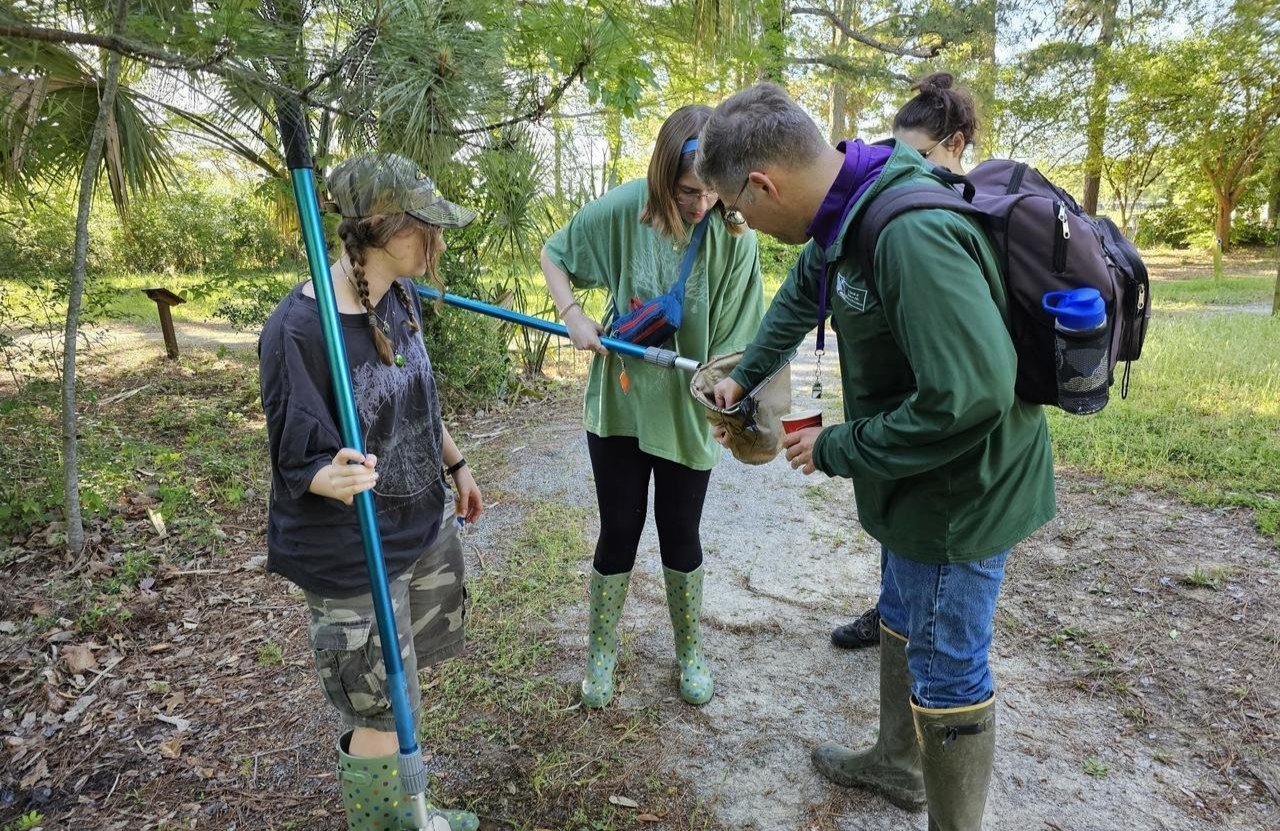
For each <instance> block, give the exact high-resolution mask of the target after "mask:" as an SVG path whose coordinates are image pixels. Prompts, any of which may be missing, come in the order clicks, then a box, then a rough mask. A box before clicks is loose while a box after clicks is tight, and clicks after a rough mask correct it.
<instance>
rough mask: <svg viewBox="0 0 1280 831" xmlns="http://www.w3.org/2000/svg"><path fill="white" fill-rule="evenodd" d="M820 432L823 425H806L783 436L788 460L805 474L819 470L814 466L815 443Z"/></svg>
mask: <svg viewBox="0 0 1280 831" xmlns="http://www.w3.org/2000/svg"><path fill="white" fill-rule="evenodd" d="M820 433H822V428H821V427H806V428H804V429H803V430H799V431H797V432H795V433H788V434H787V435H785V436H783V437H782V446H783V448H784V449H785V452H786V454H787V461H788V462H790V463H791V466H792V467H793V468H795V469H796V470H799V471H800V472H801V473H803V474H804V475H805V476H808V475H809V474H810V473H813V472H814V471H815V470H817V468H816V467H814V466H813V445H814V443H815V442H817V440H818V435H819V434H820Z"/></svg>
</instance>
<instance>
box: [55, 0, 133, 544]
mask: <svg viewBox="0 0 1280 831" xmlns="http://www.w3.org/2000/svg"><path fill="white" fill-rule="evenodd" d="M127 9H128V5H127V2H126V0H119V2H118V4H117V8H116V15H115V21H114V23H113V24H112V32H113V33H114V34H119V33H120V31H121V30H122V29H123V28H124V20H125V13H126V11H127ZM119 85H120V53H119V52H111V53H110V54H109V56H108V57H107V72H106V78H105V81H104V83H103V87H102V93H101V98H99V100H98V117H97V118H96V119H94V122H93V133H92V134H91V135H90V137H89V147H88V148H87V149H86V151H85V156H84V167H83V168H82V169H81V171H80V196H79V203H78V206H77V210H76V241H75V259H74V260H73V262H72V266H71V285H70V287H69V289H68V292H67V325H66V330H65V332H64V333H63V340H62V474H63V478H62V481H63V499H64V500H65V514H64V516H65V518H66V523H67V548H68V549H70V550H71V551H72V553H75V554H79V553H80V552H81V551H82V550H83V549H84V519H83V517H82V516H81V514H80V468H79V465H80V458H79V456H80V453H79V450H80V448H79V443H78V439H79V437H78V435H77V434H78V432H79V423H78V419H77V416H76V344H77V339H78V337H79V334H80V308H81V304H82V302H83V300H84V277H85V269H86V266H87V263H88V260H89V208H90V207H91V206H92V205H93V190H94V185H95V184H96V183H97V181H98V169H99V167H100V166H101V165H102V147H103V144H104V143H105V139H106V135H107V121H108V120H109V119H110V116H111V111H112V110H113V109H114V108H115V102H116V90H117V89H118V88H119Z"/></svg>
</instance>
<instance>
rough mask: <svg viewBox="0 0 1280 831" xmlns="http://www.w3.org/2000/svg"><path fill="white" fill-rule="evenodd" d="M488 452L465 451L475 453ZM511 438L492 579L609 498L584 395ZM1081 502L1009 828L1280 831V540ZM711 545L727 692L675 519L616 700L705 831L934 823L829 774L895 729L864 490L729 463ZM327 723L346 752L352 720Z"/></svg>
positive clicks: (1156, 507)
mask: <svg viewBox="0 0 1280 831" xmlns="http://www.w3.org/2000/svg"><path fill="white" fill-rule="evenodd" d="M214 328H216V327H214ZM179 336H180V338H183V339H184V344H191V343H194V341H192V340H191V339H192V338H196V337H208V338H209V341H208V342H207V343H209V344H216V343H223V344H226V345H231V346H236V347H250V348H251V346H252V344H253V342H254V338H253V336H252V335H243V334H238V333H235V332H232V331H230V330H227V331H220V330H219V331H211V332H196V333H193V332H191V331H189V330H188V328H187V327H183V330H182V331H181V332H180V333H179ZM136 337H137V339H136V340H135V341H130V340H128V339H127V338H119V339H116V340H114V342H113V346H112V348H111V349H110V350H105V351H103V352H101V353H100V354H101V355H102V356H103V357H104V358H105V359H106V360H108V361H109V362H114V361H119V360H127V359H130V358H131V357H139V356H141V355H143V354H154V353H155V352H156V351H157V350H159V349H160V348H161V347H159V346H158V344H157V343H156V342H155V340H154V334H153V333H148V332H146V331H145V330H144V331H140V332H138V333H136ZM811 361H812V359H811V356H808V355H807V352H806V353H805V354H803V355H802V357H801V358H800V359H799V361H798V363H797V366H796V370H795V373H794V376H793V388H794V395H795V401H796V404H797V406H801V403H802V402H804V401H805V400H806V399H807V397H808V389H809V385H810V383H811V382H812V371H811V368H810V367H811ZM835 363H836V362H835V359H834V355H831V356H829V357H828V358H827V359H826V361H825V365H826V368H825V376H824V384H825V385H826V387H827V389H828V390H829V391H834V390H835V388H836V384H837V381H836V375H835V372H836V370H835ZM823 404H824V406H825V407H826V409H827V410H828V413H829V415H831V414H834V412H835V409H836V408H838V404H839V402H838V399H836V398H834V397H833V396H831V395H829V396H828V397H827V398H826V399H824V401H823ZM467 438H468V437H467V436H466V435H465V434H464V435H462V436H460V443H462V444H463V446H464V447H466V446H467ZM497 442H498V443H499V444H501V445H502V446H503V447H504V448H506V450H505V452H506V453H508V454H509V461H510V463H509V464H508V465H506V466H505V467H506V468H507V470H509V471H510V476H509V478H507V479H505V481H502V482H500V483H494V484H495V485H500V487H501V488H502V489H503V490H506V491H508V492H518V493H520V494H521V495H522V496H521V498H520V499H519V500H515V499H513V500H509V501H507V502H505V503H502V504H498V505H496V506H495V507H494V509H493V511H492V512H491V514H490V516H489V517H488V518H487V519H486V521H485V522H484V523H483V524H482V525H481V526H479V527H478V528H476V529H475V531H474V532H472V533H471V534H470V544H469V550H471V551H472V552H473V554H474V552H486V556H487V557H488V562H489V567H501V561H502V557H503V552H504V551H508V550H510V546H511V543H510V542H509V540H510V539H511V537H510V536H509V532H510V531H511V529H513V528H516V527H518V526H519V525H520V523H521V522H522V521H523V519H524V516H525V514H524V512H525V511H527V510H528V506H530V505H533V504H537V503H538V502H546V501H558V502H565V503H569V504H573V505H583V506H593V505H594V491H593V487H594V486H593V483H592V480H591V475H590V468H589V464H588V460H587V454H586V448H585V441H584V439H583V435H582V431H581V427H580V422H579V419H578V412H577V407H576V406H574V405H573V404H572V403H566V404H562V405H555V406H551V407H549V408H548V411H547V413H546V417H545V418H541V419H540V420H539V421H538V423H537V424H535V425H533V426H532V427H530V428H529V429H527V430H525V429H522V430H521V431H520V433H519V435H508V436H504V437H502V438H500V439H498V440H497ZM482 484H484V483H483V482H482ZM1059 503H1060V512H1059V516H1058V518H1057V519H1056V520H1054V521H1053V522H1052V523H1051V524H1050V525H1049V526H1047V527H1046V528H1045V529H1043V530H1042V531H1040V532H1039V533H1038V534H1036V535H1035V536H1034V537H1033V538H1032V539H1030V540H1028V541H1027V542H1026V543H1024V544H1023V545H1021V546H1020V547H1019V549H1018V550H1017V552H1016V554H1015V556H1014V557H1012V558H1011V560H1010V565H1009V574H1008V579H1007V582H1006V586H1005V592H1004V596H1003V598H1002V602H1001V608H1000V611H999V613H998V615H997V637H996V643H995V646H994V650H993V656H992V660H993V666H994V671H995V674H996V677H997V681H998V685H999V693H1000V703H999V707H1000V709H999V738H998V751H997V764H996V771H995V778H994V782H993V785H992V788H991V796H990V801H989V803H988V809H987V828H988V829H991V830H992V831H1005V830H1006V829H1007V830H1008V831H1014V830H1015V829H1016V831H1031V830H1032V829H1056V830H1057V831H1067V830H1069V831H1094V829H1096V830H1097V831H1111V830H1112V829H1120V828H1124V829H1131V830H1132V831H1138V830H1139V829H1153V830H1154V829H1158V830H1159V831H1184V830H1185V831H1192V830H1193V829H1209V828H1215V829H1216V828H1221V829H1238V830H1239V831H1269V829H1280V762H1278V761H1277V756H1276V751H1275V750H1274V748H1275V745H1276V741H1275V740H1276V738H1277V726H1276V725H1277V714H1280V669H1278V668H1277V667H1278V665H1280V612H1278V610H1280V603H1278V602H1277V601H1278V589H1277V584H1278V583H1280V576H1278V574H1277V570H1276V559H1277V558H1276V551H1275V549H1274V547H1273V546H1272V545H1271V544H1270V543H1269V542H1268V541H1266V540H1264V539H1262V538H1261V537H1260V536H1259V535H1258V534H1257V533H1256V531H1255V530H1254V528H1253V524H1252V519H1251V517H1250V516H1248V515H1247V514H1246V513H1244V512H1220V511H1211V510H1205V509H1200V508H1194V507H1189V506H1187V505H1184V504H1182V503H1180V502H1178V501H1176V500H1172V499H1169V498H1166V497H1163V496H1159V495H1155V494H1151V493H1147V492H1143V491H1137V492H1125V491H1119V490H1116V489H1113V488H1110V487H1108V486H1106V485H1104V484H1102V483H1100V482H1097V481H1094V480H1091V479H1087V478H1083V477H1079V476H1075V475H1072V474H1070V473H1069V472H1067V473H1064V474H1063V475H1061V476H1060V479H1059ZM588 524H589V527H588V528H587V529H586V530H587V532H588V536H589V537H592V536H594V533H595V530H596V529H595V527H594V524H593V522H591V521H589V523H588ZM702 531H703V541H704V546H705V549H706V566H707V583H706V611H705V622H706V628H707V647H708V652H709V656H710V659H711V662H712V666H713V669H714V671H715V674H716V690H717V692H716V697H715V699H714V700H713V701H712V702H711V703H709V704H708V705H706V706H705V707H702V708H698V709H695V708H691V707H689V706H687V705H685V704H683V703H682V702H681V701H680V700H679V698H678V696H677V694H676V666H675V661H674V656H673V653H672V645H671V629H670V624H669V623H668V621H667V613H666V608H665V601H664V594H663V588H662V578H661V567H660V561H659V557H658V551H657V539H656V535H655V533H654V530H653V527H652V522H650V526H649V528H648V529H647V531H646V533H645V536H644V539H643V541H642V543H641V552H640V556H639V559H638V563H637V571H636V577H635V579H634V580H633V583H632V591H631V595H630V598H629V599H628V603H627V608H626V611H625V615H624V619H623V631H624V654H623V660H622V663H621V666H620V669H619V681H620V685H621V686H620V693H619V696H618V698H617V699H616V702H615V703H614V704H613V705H612V706H613V707H617V708H621V709H623V710H629V711H639V710H645V709H651V708H656V709H657V712H658V713H659V714H660V718H661V721H662V723H663V724H665V725H666V727H665V728H664V729H665V735H666V739H665V740H664V742H663V747H662V753H661V754H660V755H659V756H658V758H659V759H660V762H659V764H660V765H661V770H660V771H658V772H659V773H661V775H662V776H664V777H670V778H671V779H672V780H673V781H680V782H683V783H685V784H687V785H688V786H689V787H691V788H692V789H693V790H694V791H695V793H696V794H697V795H698V797H699V798H700V799H701V805H700V806H699V809H698V810H699V822H700V823H701V822H703V821H705V823H706V827H710V828H724V829H735V831H737V829H742V830H743V831H748V830H749V829H770V830H771V831H772V830H773V829H778V830H779V831H799V829H805V831H808V830H809V829H814V831H822V830H825V829H838V830H839V831H858V830H862V831H881V830H885V831H887V829H923V828H924V827H925V825H926V821H925V819H924V817H923V816H920V815H910V814H906V813H904V812H902V811H899V810H898V809H896V808H893V807H891V806H889V805H888V804H887V803H886V802H884V801H882V800H880V799H877V798H874V797H870V796H866V795H863V794H860V793H858V792H853V791H846V790H845V789H842V788H839V787H836V786H833V785H830V784H829V783H827V782H826V781H825V780H823V779H822V778H821V777H819V776H818V775H817V774H816V773H815V772H814V770H813V768H812V767H811V765H810V762H809V752H810V750H811V748H812V747H813V746H815V745H816V744H818V743H819V742H821V741H823V740H825V739H828V738H835V739H837V740H840V741H843V742H845V743H847V744H859V743H861V742H864V741H869V740H870V739H871V738H873V736H874V729H875V724H876V712H877V710H876V708H877V689H876V687H877V680H876V679H877V671H876V667H877V660H878V657H877V653H876V652H875V651H874V650H872V651H863V652H856V653H848V652H842V651H840V650H837V649H835V648H833V647H832V646H831V645H830V643H829V641H828V635H829V632H830V629H831V627H833V626H835V625H837V624H840V623H843V622H846V621H848V620H850V619H852V618H853V617H854V616H856V615H858V614H859V613H861V612H862V611H863V610H864V609H865V608H867V606H868V605H869V604H870V603H872V602H873V601H874V599H875V596H876V593H877V585H878V573H877V572H878V547H877V545H876V543H875V542H874V541H873V540H871V539H870V538H868V537H867V536H866V534H864V533H863V532H862V531H861V529H860V528H859V526H858V523H857V516H856V511H855V508H854V505H853V497H852V487H851V485H850V483H849V482H847V481H843V480H833V479H828V478H826V477H824V476H822V475H821V474H819V475H816V476H813V477H809V478H805V477H802V476H801V475H800V474H798V473H796V472H795V471H792V470H791V469H790V468H789V467H788V466H787V465H786V463H785V462H784V461H782V460H781V459H777V460H775V461H773V462H772V463H770V464H768V465H764V466H761V467H747V466H743V465H741V464H738V463H736V462H734V461H733V460H732V458H730V457H729V456H728V455H727V454H726V456H725V459H724V460H723V461H722V463H721V464H720V465H719V466H718V467H717V469H716V471H715V473H714V474H713V477H712V481H711V487H710V491H709V494H708V499H707V505H706V511H705V518H704V522H703V529H702ZM580 563H581V566H580V571H581V574H582V575H583V577H582V579H583V602H582V603H581V604H578V605H576V606H575V607H573V608H571V609H568V610H566V611H565V612H564V613H562V614H561V615H559V616H557V617H555V618H554V619H553V620H552V621H551V623H550V624H549V630H550V631H548V632H544V633H539V637H550V638H553V639H554V640H555V641H556V643H557V644H558V646H559V647H560V649H559V650H557V654H558V655H559V656H561V658H560V659H557V660H556V661H555V662H553V663H552V664H549V665H548V666H547V667H546V668H545V672H546V673H549V674H551V675H552V676H553V677H554V678H555V679H556V680H557V681H559V682H560V683H562V684H564V685H565V688H566V689H572V688H574V687H576V685H577V684H578V681H579V680H580V678H581V675H580V664H581V661H582V657H583V655H584V653H585V636H584V632H585V619H586V603H585V597H586V580H585V574H586V572H587V570H588V569H589V568H590V551H587V550H584V551H583V552H582V558H581V561H580ZM475 565H476V563H472V566H473V567H474V566H475ZM1196 567H1203V568H1210V567H1219V568H1221V569H1222V571H1221V573H1222V574H1223V575H1224V577H1223V580H1222V584H1221V585H1220V586H1219V587H1218V589H1216V590H1215V589H1211V588H1198V587H1195V586H1191V585H1188V584H1187V583H1186V581H1185V580H1184V578H1185V576H1186V575H1188V574H1189V573H1190V572H1191V571H1192V569H1193V568H1196ZM295 634H296V633H295ZM291 671H294V672H296V673H303V674H305V667H303V666H302V665H301V664H300V665H299V667H298V668H297V669H296V670H292V669H291ZM294 681H295V682H296V686H297V687H298V689H299V690H301V691H303V692H306V693H307V694H308V695H310V697H311V698H312V699H315V698H316V697H317V695H318V694H316V693H315V692H314V690H311V689H310V687H309V686H308V685H307V683H306V682H305V681H303V680H301V679H300V678H299V679H294ZM585 717H589V716H585ZM294 729H298V728H296V727H295V728H294ZM306 732H307V733H308V734H311V733H314V734H315V736H314V737H313V738H314V740H315V742H317V743H319V744H323V741H322V739H323V737H324V736H327V735H328V732H329V727H328V726H327V725H322V726H319V727H317V728H315V729H314V730H307V731H306ZM281 775H282V776H285V775H286V774H281ZM257 776H258V773H257V770H256V763H255V771H254V777H255V780H256V779H257ZM691 826H694V823H693V822H688V823H685V824H684V825H682V826H681V827H691ZM645 827H652V828H664V827H667V826H666V824H665V823H661V822H660V823H654V824H646V825H645ZM697 827H703V826H702V825H701V824H699V825H697Z"/></svg>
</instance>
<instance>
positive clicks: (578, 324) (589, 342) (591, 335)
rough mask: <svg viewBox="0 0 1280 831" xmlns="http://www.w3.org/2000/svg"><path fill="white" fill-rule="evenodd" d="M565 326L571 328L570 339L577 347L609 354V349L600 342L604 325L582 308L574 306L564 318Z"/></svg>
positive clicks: (599, 353)
mask: <svg viewBox="0 0 1280 831" xmlns="http://www.w3.org/2000/svg"><path fill="white" fill-rule="evenodd" d="M564 325H565V328H566V329H568V330H569V340H570V341H572V342H573V345H574V347H575V348H577V349H582V350H584V351H587V352H594V353H596V354H597V355H607V354H608V353H609V350H607V349H605V348H604V345H603V344H601V343H600V334H601V333H602V332H604V327H603V326H601V325H600V323H599V322H598V321H595V320H592V319H591V318H589V317H587V315H586V313H585V312H583V311H582V309H581V308H579V307H577V306H574V307H573V308H572V309H570V310H569V314H568V316H567V317H565V319H564Z"/></svg>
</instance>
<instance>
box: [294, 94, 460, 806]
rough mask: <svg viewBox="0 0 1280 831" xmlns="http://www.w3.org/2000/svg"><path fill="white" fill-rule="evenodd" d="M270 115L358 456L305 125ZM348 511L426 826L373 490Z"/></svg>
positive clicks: (409, 788)
mask: <svg viewBox="0 0 1280 831" xmlns="http://www.w3.org/2000/svg"><path fill="white" fill-rule="evenodd" d="M276 118H277V119H278V121H279V125H280V136H281V139H282V141H283V143H284V149H285V157H286V158H287V159H288V163H289V176H290V179H291V180H292V182H293V196H294V199H295V201H296V202H297V206H298V220H299V223H300V225H301V226H302V239H303V243H304V246H305V248H306V251H307V264H308V266H309V268H310V271H311V283H312V285H313V286H314V287H315V293H316V305H317V306H318V307H319V312H320V324H321V329H322V330H323V332H324V346H325V353H326V355H327V357H328V359H329V377H330V382H331V384H332V386H333V394H334V402H335V404H336V405H337V409H338V429H339V432H340V433H341V434H342V443H343V445H344V446H346V447H350V448H352V449H354V450H356V451H358V452H360V453H361V454H363V453H364V436H363V435H362V432H361V429H360V421H359V418H358V417H357V416H356V403H355V392H354V390H353V389H352V387H351V370H350V366H349V364H348V362H347V352H346V346H345V344H344V343H343V340H342V328H341V326H340V325H339V322H338V304H337V300H336V298H335V297H334V293H333V275H332V274H330V273H329V257H328V252H327V251H326V249H325V244H324V230H323V228H322V226H321V224H320V205H319V202H318V200H317V198H316V189H315V176H314V172H313V170H312V161H311V151H310V149H309V147H310V142H309V139H308V137H307V123H306V119H305V117H304V115H303V112H302V106H301V103H300V102H299V101H298V99H297V98H296V97H293V96H287V95H280V96H277V98H276ZM355 508H356V516H357V517H358V519H359V521H360V536H361V539H362V540H363V542H364V560H365V567H366V569H367V570H368V572H369V591H370V593H371V594H372V596H373V607H374V615H375V617H376V618H377V623H378V635H379V638H380V639H381V641H382V662H383V667H384V668H385V670H386V685H387V698H388V699H389V700H390V702H391V710H392V713H393V715H394V717H395V725H396V739H397V741H398V743H399V746H400V758H399V774H400V775H399V776H398V777H397V778H398V779H399V780H400V783H401V787H403V788H404V791H405V793H406V794H407V795H408V797H409V803H410V806H411V809H412V812H413V817H414V824H415V826H416V827H417V828H420V829H429V828H432V827H433V822H432V820H431V819H430V817H429V814H428V809H427V800H426V790H427V773H426V768H425V766H424V765H423V762H422V750H421V748H419V746H418V737H417V730H416V727H415V725H414V720H413V705H412V704H411V703H410V701H411V699H410V697H409V686H408V685H409V683H411V682H412V683H414V684H416V683H418V679H417V678H413V679H410V678H406V677H405V672H404V662H403V661H402V660H401V658H400V647H399V643H400V641H399V638H398V637H397V633H396V618H395V610H394V608H393V607H392V603H391V591H390V589H389V587H388V585H387V569H386V563H385V561H384V560H383V557H382V540H381V538H380V537H379V535H378V519H377V511H376V508H375V506H374V502H373V492H372V491H364V492H362V493H358V494H356V495H355ZM437 825H438V823H437Z"/></svg>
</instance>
